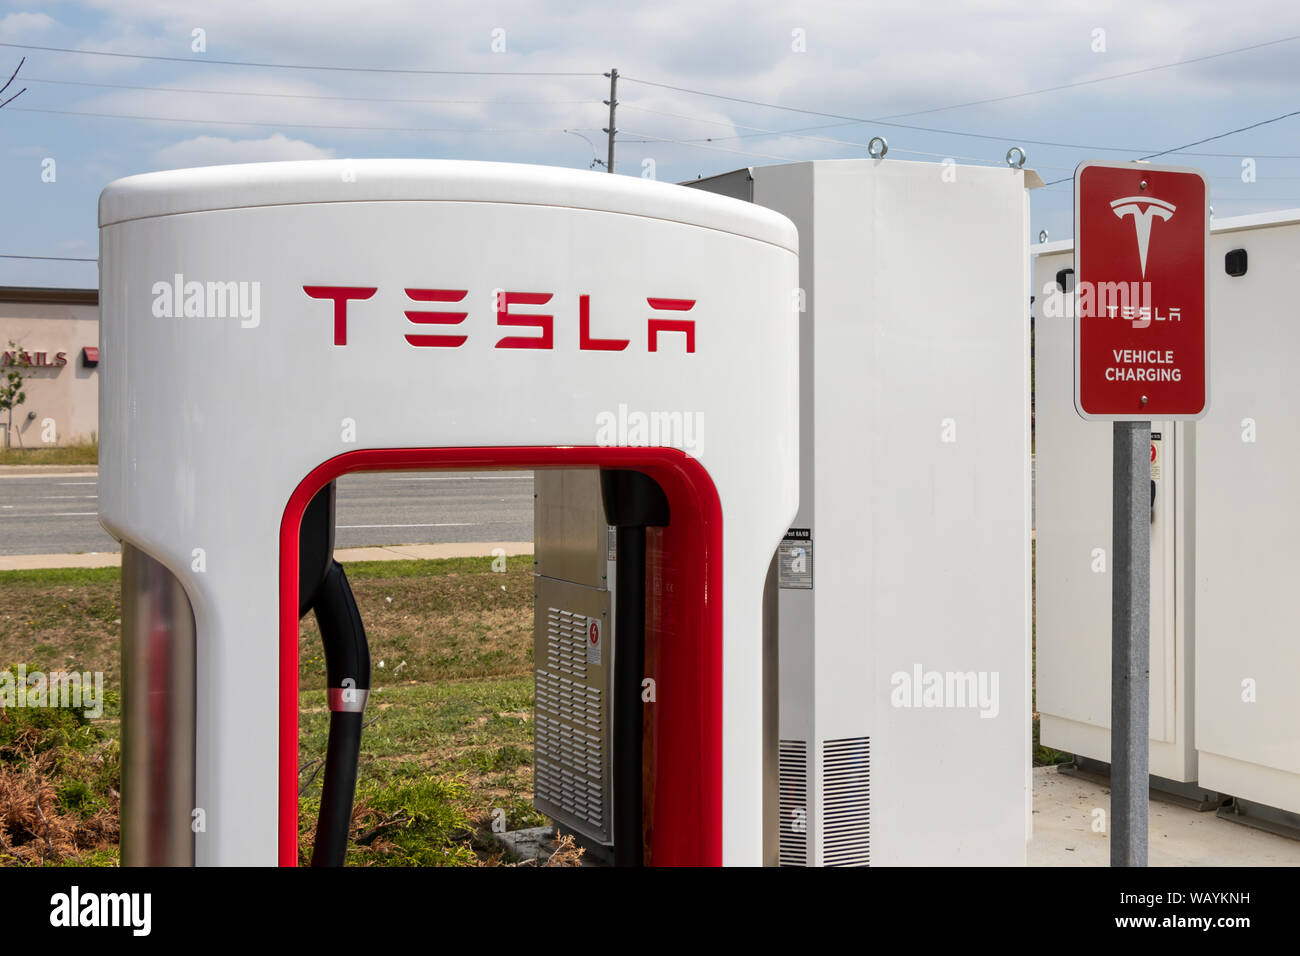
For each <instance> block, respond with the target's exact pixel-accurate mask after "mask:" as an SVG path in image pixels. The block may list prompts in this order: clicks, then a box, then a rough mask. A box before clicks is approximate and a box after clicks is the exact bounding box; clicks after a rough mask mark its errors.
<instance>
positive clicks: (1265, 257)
mask: <svg viewBox="0 0 1300 956" xmlns="http://www.w3.org/2000/svg"><path fill="white" fill-rule="evenodd" d="M1157 228H1158V226H1157ZM1155 241H1157V240H1156V239H1154V238H1153V239H1152V242H1153V243H1154V242H1155ZM1298 258H1300V211H1297V210H1288V211H1284V212H1273V213H1260V214H1255V215H1249V216H1238V217H1233V218H1216V219H1215V220H1213V222H1212V225H1211V230H1210V250H1209V258H1208V273H1209V295H1210V305H1211V315H1212V322H1213V323H1214V327H1213V336H1212V338H1213V341H1214V352H1213V354H1212V356H1211V358H1210V366H1209V372H1210V380H1211V390H1212V391H1213V393H1214V406H1213V407H1212V408H1211V410H1210V411H1209V412H1208V413H1207V414H1206V416H1205V417H1204V418H1203V419H1201V420H1200V421H1198V422H1183V421H1170V420H1161V419H1159V418H1157V419H1156V420H1155V421H1153V422H1152V426H1151V427H1152V443H1151V444H1152V453H1151V485H1152V487H1153V489H1154V501H1153V503H1152V506H1151V608H1150V628H1151V656H1150V673H1151V687H1150V719H1151V724H1150V758H1151V763H1150V771H1151V774H1152V777H1153V778H1163V779H1153V780H1152V788H1153V789H1159V790H1163V791H1166V792H1170V791H1172V792H1173V793H1175V794H1177V795H1180V796H1183V797H1189V798H1191V799H1192V800H1194V801H1195V802H1196V803H1198V804H1200V805H1201V806H1202V807H1203V808H1205V809H1209V808H1212V807H1214V806H1217V805H1218V804H1219V802H1220V800H1221V797H1222V796H1231V797H1233V798H1234V801H1235V802H1234V806H1233V807H1232V808H1230V810H1229V811H1227V812H1223V811H1221V813H1223V815H1225V816H1231V817H1232V818H1235V819H1243V820H1247V819H1250V818H1252V817H1253V818H1254V819H1256V820H1262V821H1265V822H1266V825H1271V826H1276V825H1277V824H1279V823H1281V824H1284V825H1286V826H1288V827H1289V829H1290V831H1291V832H1295V820H1294V816H1293V815H1294V814H1297V813H1300V698H1297V696H1296V695H1295V694H1293V693H1291V692H1290V690H1289V688H1293V687H1294V686H1296V683H1297V680H1300V664H1297V660H1296V655H1295V638H1294V635H1295V633H1296V619H1295V614H1294V611H1293V610H1292V607H1293V604H1292V603H1290V602H1289V595H1290V594H1291V590H1292V589H1291V582H1293V581H1294V580H1296V578H1297V576H1298V575H1300V559H1298V558H1297V553H1296V549H1295V548H1294V546H1293V544H1292V542H1293V540H1294V537H1295V535H1296V533H1297V532H1300V506H1298V505H1297V503H1296V500H1295V498H1294V496H1293V495H1292V494H1291V493H1290V490H1289V488H1290V485H1289V481H1290V479H1289V477H1288V476H1289V475H1290V474H1291V472H1292V471H1293V470H1294V469H1293V464H1294V460H1295V442H1294V440H1293V436H1294V433H1295V432H1294V428H1293V427H1292V425H1291V423H1292V422H1293V421H1294V419H1295V417H1296V415H1297V414H1300V391H1298V390H1297V381H1296V378H1295V376H1294V375H1293V374H1291V369H1290V365H1291V363H1292V362H1293V358H1292V356H1293V355H1294V354H1295V349H1294V348H1293V347H1292V346H1293V343H1294V339H1295V334H1294V329H1293V321H1292V319H1293V313H1294V307H1293V304H1292V303H1293V301H1294V296H1293V294H1292V286H1293V285H1294V281H1295V262H1296V261H1297V259H1298ZM1073 269H1074V255H1073V245H1072V244H1071V243H1069V242H1060V243H1052V244H1050V245H1043V246H1039V247H1038V250H1037V255H1036V257H1035V261H1034V295H1035V302H1034V317H1035V343H1036V361H1037V419H1038V429H1037V448H1038V463H1037V474H1038V483H1037V502H1036V512H1037V529H1038V535H1037V537H1038V707H1039V710H1040V712H1041V714H1042V722H1041V730H1040V735H1041V741H1042V743H1043V744H1044V745H1046V746H1049V747H1055V748H1057V749H1059V750H1064V751H1067V752H1069V753H1072V754H1074V755H1076V757H1081V758H1085V760H1090V761H1095V762H1099V763H1108V762H1109V761H1110V681H1109V661H1110V649H1109V642H1108V640H1107V635H1108V622H1107V616H1106V610H1107V608H1108V607H1109V606H1110V576H1109V574H1108V573H1105V571H1104V570H1099V565H1097V563H1096V557H1097V552H1098V549H1101V550H1103V551H1104V552H1105V553H1107V554H1109V551H1110V535H1111V531H1110V514H1109V507H1108V505H1109V501H1108V496H1107V494H1106V481H1105V477H1106V474H1107V472H1108V470H1109V465H1110V447H1109V442H1108V441H1107V440H1106V438H1107V436H1106V435H1105V434H1104V433H1103V432H1100V431H1098V430H1097V429H1096V428H1093V427H1090V426H1089V425H1088V424H1086V423H1085V422H1083V421H1081V420H1080V419H1079V417H1078V416H1077V415H1076V414H1075V411H1074V407H1073V398H1072V395H1071V379H1072V369H1071V362H1072V334H1073V330H1072V327H1071V325H1072V323H1071V313H1070V311H1069V309H1070V308H1071V307H1072V305H1071V303H1072V300H1071V294H1072V293H1073V291H1074V287H1073V281H1074V275H1073ZM1180 784H1183V785H1184V786H1179V785H1180ZM1274 811H1282V813H1281V814H1280V815H1279V814H1278V813H1276V812H1274ZM1287 814H1290V815H1292V816H1291V818H1290V819H1289V820H1288V819H1287V818H1286V815H1287Z"/></svg>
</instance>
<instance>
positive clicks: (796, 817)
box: [769, 740, 808, 866]
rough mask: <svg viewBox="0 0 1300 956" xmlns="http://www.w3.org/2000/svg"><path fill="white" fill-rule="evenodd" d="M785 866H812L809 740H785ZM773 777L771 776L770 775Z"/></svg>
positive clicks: (782, 764)
mask: <svg viewBox="0 0 1300 956" xmlns="http://www.w3.org/2000/svg"><path fill="white" fill-rule="evenodd" d="M779 764H780V771H779V772H780V778H781V865H782V866H807V865H808V742H807V741H804V740H783V741H781V753H780V759H779ZM769 779H770V778H769Z"/></svg>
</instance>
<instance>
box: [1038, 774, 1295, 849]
mask: <svg viewBox="0 0 1300 956" xmlns="http://www.w3.org/2000/svg"><path fill="white" fill-rule="evenodd" d="M1097 811H1102V814H1104V816H1103V815H1102V814H1098V812H1097ZM1109 816H1110V788H1109V787H1106V786H1103V785H1101V784H1098V783H1093V782H1092V781H1090V780H1086V779H1084V778H1081V777H1074V776H1070V775H1067V774H1063V773H1060V772H1059V771H1058V770H1057V769H1056V768H1055V767H1035V768H1034V838H1033V839H1032V840H1031V841H1030V843H1029V865H1030V866H1109V865H1110V838H1109V836H1108V834H1107V833H1106V832H1105V829H1104V828H1103V829H1101V830H1100V831H1099V830H1098V829H1095V828H1094V821H1104V820H1108V819H1109ZM1147 828H1148V834H1149V841H1148V842H1149V846H1150V849H1149V851H1148V855H1147V860H1148V863H1149V865H1151V866H1300V840H1289V839H1287V838H1286V837H1282V836H1277V835H1276V834H1273V833H1266V832H1264V831H1262V830H1255V829H1252V828H1251V827H1248V826H1244V825H1242V824H1240V823H1233V822H1231V821H1229V820H1220V819H1219V818H1218V817H1217V816H1215V815H1214V813H1213V812H1212V811H1206V812H1203V813H1202V812H1198V811H1196V810H1188V809H1186V808H1184V807H1179V806H1175V805H1174V804H1172V803H1165V802H1163V801H1160V800H1152V801H1151V804H1150V811H1149V816H1148V818H1147Z"/></svg>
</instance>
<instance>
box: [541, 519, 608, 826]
mask: <svg viewBox="0 0 1300 956" xmlns="http://www.w3.org/2000/svg"><path fill="white" fill-rule="evenodd" d="M602 542H603V539H602ZM601 558H602V560H603V558H604V553H603V551H602V552H601ZM535 588H536V593H535V605H534V615H533V663H534V666H535V670H534V701H535V702H534V705H533V714H534V724H535V741H534V748H533V805H534V806H535V807H537V809H538V810H540V811H541V812H543V813H545V814H546V815H547V816H549V817H551V818H553V819H555V820H557V821H558V822H560V823H562V824H564V825H566V826H568V827H570V828H571V829H573V830H576V831H577V832H579V833H581V834H582V835H584V836H586V837H588V838H590V839H592V840H595V841H597V842H598V843H602V844H605V845H611V843H612V832H611V822H612V820H611V810H612V807H613V799H612V792H611V787H610V782H611V781H610V775H611V771H612V767H613V762H612V755H611V753H610V748H609V736H610V721H611V719H612V707H611V703H612V701H611V695H610V676H611V675H612V674H613V665H614V659H613V654H612V653H611V650H612V641H611V640H610V637H611V633H610V632H611V627H610V624H611V622H612V620H613V619H612V616H611V614H610V606H609V592H608V591H604V590H601V589H598V588H589V587H584V586H582V585H580V584H574V583H572V582H570V581H557V580H555V579H553V578H547V577H537V578H535ZM593 623H594V624H596V626H597V627H598V628H599V632H598V635H599V640H598V641H593V640H592V639H591V634H592V632H591V627H592V625H593Z"/></svg>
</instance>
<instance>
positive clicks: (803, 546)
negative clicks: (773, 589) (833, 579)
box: [776, 528, 813, 588]
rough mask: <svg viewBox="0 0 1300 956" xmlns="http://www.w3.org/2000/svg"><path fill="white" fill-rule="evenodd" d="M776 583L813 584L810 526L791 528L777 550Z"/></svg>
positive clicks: (784, 584)
mask: <svg viewBox="0 0 1300 956" xmlns="http://www.w3.org/2000/svg"><path fill="white" fill-rule="evenodd" d="M776 563H777V583H778V584H779V585H780V586H781V587H783V588H811V587H812V586H813V543H812V529H811V528H791V529H790V530H789V531H787V532H786V534H785V538H783V539H782V541H781V547H780V548H779V549H778V550H777V561H776Z"/></svg>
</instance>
